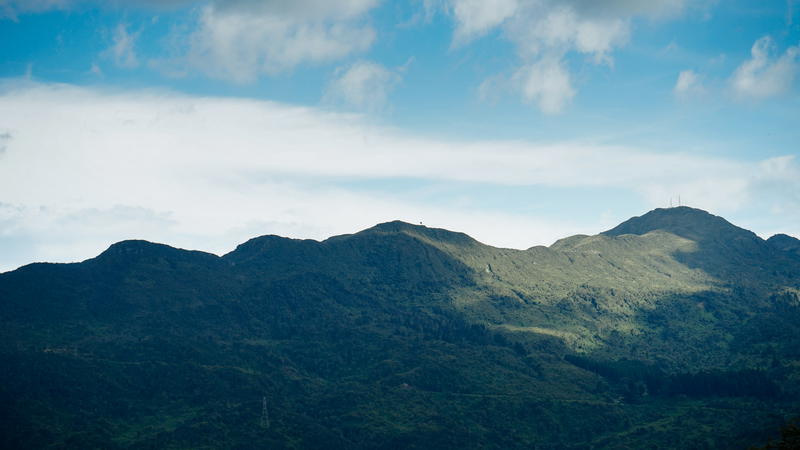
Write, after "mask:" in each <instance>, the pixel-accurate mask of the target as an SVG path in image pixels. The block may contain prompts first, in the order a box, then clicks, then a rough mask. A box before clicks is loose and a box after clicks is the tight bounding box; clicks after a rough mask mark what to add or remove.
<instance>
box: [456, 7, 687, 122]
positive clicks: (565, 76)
mask: <svg viewBox="0 0 800 450" xmlns="http://www.w3.org/2000/svg"><path fill="white" fill-rule="evenodd" d="M445 5H446V6H445V9H446V10H447V11H448V12H449V13H450V14H451V15H452V17H453V18H454V20H455V25H456V28H455V32H454V36H453V45H454V46H455V47H458V46H462V45H464V44H466V43H468V42H469V41H471V40H473V39H477V38H480V37H481V36H483V35H485V34H487V33H489V32H491V31H492V30H494V29H500V30H502V33H503V35H504V36H505V37H506V38H507V39H509V40H510V41H511V42H512V43H513V44H514V45H515V47H516V49H517V53H518V55H519V59H520V62H519V66H518V69H517V70H516V71H515V73H514V75H513V76H512V77H511V78H512V79H511V80H510V83H501V85H510V86H512V87H513V88H514V89H515V90H516V91H517V92H518V93H519V94H521V95H522V97H523V99H525V100H526V101H529V102H531V103H533V104H535V105H537V106H538V107H539V109H540V110H542V111H543V112H545V113H548V114H557V113H560V112H562V111H563V110H564V109H565V108H566V106H567V105H568V104H569V103H570V101H571V99H572V98H573V97H574V96H575V95H576V93H577V89H576V88H575V86H574V84H573V81H572V76H571V75H570V71H569V68H568V67H567V63H566V59H567V56H568V55H569V54H581V55H586V56H587V57H588V59H589V61H591V62H592V63H595V64H606V65H609V66H610V65H612V64H613V57H612V53H613V51H614V50H615V49H616V48H619V47H621V46H623V45H625V44H626V43H627V42H628V40H629V39H630V34H631V20H632V19H633V18H634V17H637V16H649V17H670V16H674V15H675V14H677V13H680V12H681V11H682V10H683V7H684V1H682V0H658V1H650V2H631V1H625V0H619V1H610V2H602V3H598V2H586V1H580V0H570V1H551V0H449V1H448V2H447V3H446V4H445ZM493 84H496V83H493ZM486 86H488V85H486ZM486 86H484V87H486ZM484 91H485V89H482V93H483V94H486V92H484Z"/></svg>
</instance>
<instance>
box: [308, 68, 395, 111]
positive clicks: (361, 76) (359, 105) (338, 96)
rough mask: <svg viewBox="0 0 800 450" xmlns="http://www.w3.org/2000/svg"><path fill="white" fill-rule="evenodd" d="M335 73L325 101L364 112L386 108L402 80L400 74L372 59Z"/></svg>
mask: <svg viewBox="0 0 800 450" xmlns="http://www.w3.org/2000/svg"><path fill="white" fill-rule="evenodd" d="M334 76H335V78H334V79H333V80H332V81H331V82H330V84H329V85H328V87H327V89H326V92H325V98H324V99H323V100H324V101H325V102H333V103H344V104H346V105H348V106H351V107H353V108H356V109H358V110H365V111H375V110H379V109H381V108H383V107H384V106H385V105H386V101H387V98H388V96H389V93H390V92H391V91H392V89H394V87H395V86H396V85H397V83H399V82H400V75H399V74H398V73H396V72H394V71H392V70H389V69H387V68H386V67H384V66H382V65H380V64H376V63H373V62H369V61H359V62H356V63H354V64H352V65H350V66H349V67H347V68H340V69H338V70H337V71H336V73H335V75H334Z"/></svg>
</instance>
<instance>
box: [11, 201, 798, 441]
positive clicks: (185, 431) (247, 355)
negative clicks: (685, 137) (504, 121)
mask: <svg viewBox="0 0 800 450" xmlns="http://www.w3.org/2000/svg"><path fill="white" fill-rule="evenodd" d="M787 238H788V240H787V239H785V238H782V237H773V238H771V239H770V240H769V241H764V240H762V239H760V238H758V237H757V236H756V235H755V234H753V233H751V232H749V231H747V230H743V229H741V228H738V227H736V226H734V225H732V224H730V223H728V222H727V221H725V220H724V219H722V218H719V217H716V216H713V215H710V214H708V213H706V212H704V211H700V210H696V209H691V208H686V207H680V208H671V209H659V210H655V211H652V212H650V213H647V214H645V215H643V216H641V217H636V218H633V219H631V220H629V221H626V222H624V223H623V224H621V225H619V226H617V227H615V228H613V229H612V230H609V231H607V232H605V233H602V234H599V235H596V236H573V237H569V238H566V239H562V240H560V241H559V242H557V243H556V244H554V245H553V246H551V247H549V248H548V247H533V248H531V249H528V250H524V251H521V250H511V249H499V248H494V247H490V246H486V245H483V244H481V243H479V242H477V241H475V240H474V239H472V238H470V237H469V236H467V235H465V234H462V233H455V232H451V231H447V230H440V229H433V228H427V227H423V226H416V225H411V224H407V223H403V222H390V223H385V224H380V225H377V226H375V227H373V228H370V229H367V230H364V231H361V232H359V233H355V234H351V235H343V236H337V237H333V238H330V239H327V240H325V241H322V242H317V241H312V240H295V239H287V238H282V237H278V236H262V237H258V238H254V239H251V240H250V241H248V242H246V243H244V244H241V245H240V246H238V247H237V248H236V249H235V250H234V251H233V252H231V253H229V254H227V255H225V256H223V257H217V256H215V255H211V254H207V253H202V252H193V251H186V250H180V249H175V248H171V247H168V246H165V245H160V244H153V243H149V242H145V241H124V242H120V243H118V244H114V245H113V246H111V247H110V248H109V249H108V250H107V251H105V252H103V253H102V254H101V255H99V256H98V257H96V258H94V259H90V260H87V261H84V262H82V263H78V264H33V265H29V266H25V267H22V268H20V269H18V270H16V271H13V272H8V273H4V274H0V337H2V341H0V342H2V343H1V344H0V358H2V366H3V367H4V368H5V370H3V371H0V400H2V402H3V404H4V409H5V413H6V414H5V416H4V417H6V420H4V421H3V423H2V425H1V426H2V430H0V431H1V432H0V435H2V437H0V439H2V442H0V444H2V445H3V446H4V447H6V448H39V447H44V446H50V445H54V446H58V447H70V448H219V447H225V448H253V447H268V448H377V447H381V448H456V447H467V448H487V447H488V448H531V447H533V446H538V448H587V447H592V446H593V447H594V448H648V447H650V448H652V447H657V446H666V447H670V448H746V447H747V446H748V445H751V444H759V443H763V442H766V441H767V440H768V438H769V436H770V433H772V432H773V431H774V430H777V429H778V427H779V426H780V425H781V423H782V422H783V420H784V419H785V418H787V417H789V416H791V415H796V414H798V412H800V411H799V409H800V408H798V401H800V392H798V389H797V387H796V386H797V385H798V384H797V381H798V379H800V350H798V349H800V300H799V299H798V293H800V258H797V254H796V252H795V247H793V246H792V245H793V243H794V241H791V239H793V238H789V237H788V236H787ZM795 241H796V240H795ZM265 400H266V405H267V411H266V413H265V412H264V410H263V403H264V401H265ZM589 418H591V419H589Z"/></svg>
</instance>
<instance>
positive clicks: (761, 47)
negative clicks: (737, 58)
mask: <svg viewBox="0 0 800 450" xmlns="http://www.w3.org/2000/svg"><path fill="white" fill-rule="evenodd" d="M775 50H776V49H775V42H774V41H773V40H772V38H770V37H769V36H764V37H762V38H761V39H759V40H757V41H756V42H755V43H754V44H753V47H752V48H751V50H750V54H751V58H750V59H748V60H747V61H745V62H744V63H742V65H740V66H739V67H738V68H737V69H736V71H735V72H734V74H733V78H732V79H731V85H732V87H733V89H734V91H735V92H736V94H738V95H739V96H741V97H747V98H754V99H763V98H768V97H774V96H777V95H780V94H783V93H786V92H788V91H789V90H790V89H791V88H792V84H793V83H794V80H795V78H796V77H797V74H798V71H800V46H793V47H789V48H787V49H786V51H785V52H784V53H783V54H782V55H780V56H778V57H775Z"/></svg>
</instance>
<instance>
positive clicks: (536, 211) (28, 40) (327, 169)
mask: <svg viewBox="0 0 800 450" xmlns="http://www.w3.org/2000/svg"><path fill="white" fill-rule="evenodd" d="M799 72H800V4H796V3H795V2H793V1H791V0H789V1H787V0H776V1H759V2H753V1H713V0H699V1H694V2H690V1H688V0H653V1H647V2H644V1H636V0H607V1H603V2H596V1H589V0H567V1H558V2H556V1H554V0H484V1H478V0H408V1H396V2H389V1H380V0H343V1H339V2H328V1H322V0H295V1H291V2H289V1H285V0H263V1H256V0H233V1H221V0H205V1H192V0H170V1H160V2H159V1H155V0H127V1H124V0H117V1H111V2H108V1H105V2H100V1H94V0H24V1H23V0H0V271H2V270H9V269H13V268H15V267H17V266H19V265H22V264H26V263H29V262H33V261H42V260H48V261H75V260H81V259H85V258H88V257H91V256H94V255H96V254H97V253H98V252H100V251H102V250H103V249H104V248H105V247H107V246H108V245H109V244H111V243H113V242H115V241H117V240H121V239H127V238H144V239H150V240H154V241H160V242H165V243H168V244H172V245H176V246H181V247H186V248H194V249H201V250H207V251H212V252H215V253H224V252H226V251H229V250H231V249H232V248H233V247H235V245H236V244H237V243H239V242H241V241H243V240H246V239H247V238H249V237H252V236H255V235H261V234H269V233H275V234H282V235H287V236H292V237H308V238H315V239H322V238H325V237H327V236H330V235H333V234H339V233H347V232H353V231H356V230H358V229H361V228H365V227H368V226H371V225H373V224H375V223H377V222H380V221H386V220H392V219H402V220H407V221H410V222H415V223H416V222H423V223H425V224H426V225H430V226H439V227H445V228H449V229H455V230H460V231H465V232H468V233H470V234H471V235H473V236H475V237H476V238H478V239H479V240H481V241H483V242H486V243H489V244H493V245H499V246H509V247H516V248H527V247H529V246H532V245H539V244H545V245H549V244H550V243H552V242H553V241H554V240H556V239H558V238H560V237H565V236H567V235H570V234H574V233H596V232H599V231H602V230H604V229H607V228H610V227H612V226H613V225H615V224H617V223H618V222H620V221H622V220H625V219H627V218H628V217H630V216H632V215H639V214H641V213H644V212H646V211H647V210H649V209H652V208H654V207H659V206H667V205H669V202H670V199H671V198H672V199H675V201H676V200H677V197H678V195H680V196H681V198H682V199H683V200H684V203H686V204H689V205H690V206H696V207H700V208H703V209H707V210H709V211H711V212H713V213H716V214H720V215H723V216H724V217H726V218H728V219H729V220H731V221H733V222H734V223H736V224H738V225H741V226H744V227H746V228H749V229H752V230H754V231H756V232H757V233H759V234H760V235H761V236H762V237H765V238H766V237H768V236H769V235H771V234H773V233H776V232H784V233H789V234H792V235H795V236H800V163H798V161H797V154H798V152H799V150H800V149H798V142H800V131H798V130H799V129H800V127H798V119H799V118H800V95H799V93H798V88H799V87H800V82H798V73H799Z"/></svg>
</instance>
